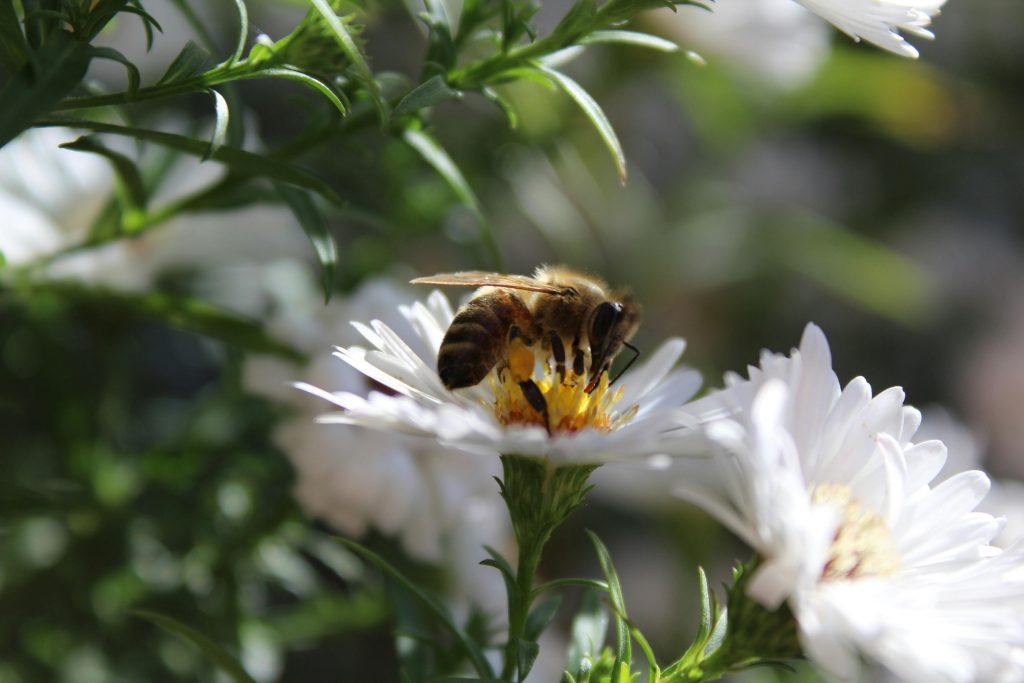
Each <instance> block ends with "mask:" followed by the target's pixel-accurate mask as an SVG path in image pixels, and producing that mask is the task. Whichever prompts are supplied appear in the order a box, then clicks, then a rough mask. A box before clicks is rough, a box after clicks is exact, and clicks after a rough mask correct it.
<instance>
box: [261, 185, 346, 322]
mask: <svg viewBox="0 0 1024 683" xmlns="http://www.w3.org/2000/svg"><path fill="white" fill-rule="evenodd" d="M274 187H275V188H276V189H277V193H278V194H279V195H281V198H282V199H284V200H285V202H286V203H287V204H288V206H289V208H291V210H292V213H293V214H295V218H296V219H297V220H298V221H299V224H300V225H301V226H302V229H303V231H304V232H305V233H306V236H307V237H308V238H309V241H310V242H311V243H312V244H313V251H315V252H316V259H317V261H318V262H319V263H320V272H321V275H322V279H321V281H322V285H323V288H324V303H325V304H326V303H327V302H329V301H330V300H331V293H332V292H333V291H334V268H335V266H336V265H337V263H338V244H337V243H336V242H335V241H334V235H333V234H331V230H330V228H329V227H328V226H327V222H326V221H325V220H324V217H323V214H322V213H320V210H319V209H318V208H317V206H316V203H315V202H314V201H313V198H312V197H311V196H310V195H309V193H308V192H306V191H305V190H297V189H295V188H294V187H290V186H288V185H285V184H284V183H275V185H274Z"/></svg>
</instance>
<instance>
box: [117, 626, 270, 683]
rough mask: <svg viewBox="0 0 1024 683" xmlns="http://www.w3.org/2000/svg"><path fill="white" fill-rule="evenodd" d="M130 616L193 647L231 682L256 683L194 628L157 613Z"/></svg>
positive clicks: (216, 645) (219, 648)
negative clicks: (152, 624) (150, 624)
mask: <svg viewBox="0 0 1024 683" xmlns="http://www.w3.org/2000/svg"><path fill="white" fill-rule="evenodd" d="M132 614H135V615H136V616H139V617H142V618H143V619H145V620H147V621H150V622H152V623H154V624H156V625H157V626H159V627H160V628H162V629H164V630H165V631H167V632H168V633H170V634H171V635H175V636H177V637H179V638H181V639H182V640H184V641H186V642H189V643H192V644H193V645H195V646H196V647H197V648H199V651H200V652H202V653H203V655H204V656H206V658H207V659H209V660H210V661H211V662H213V663H214V664H216V665H217V668H218V669H220V670H221V671H223V672H224V673H225V674H227V675H228V677H229V678H231V680H233V681H235V683H256V681H255V680H254V679H253V678H252V677H251V676H249V674H247V673H246V672H245V669H243V668H242V665H241V664H239V663H238V660H237V659H235V657H233V656H232V655H231V653H229V652H228V651H227V650H225V649H224V648H223V647H221V646H220V645H218V644H217V643H215V642H213V641H212V640H210V639H209V638H207V637H206V636H204V635H203V634H202V633H200V632H199V631H197V630H195V629H194V628H192V627H190V626H186V625H185V624H183V623H181V622H180V621H177V620H175V619H172V618H170V617H167V616H164V615H163V614H158V613H157V612H150V611H147V610H134V611H133V612H132Z"/></svg>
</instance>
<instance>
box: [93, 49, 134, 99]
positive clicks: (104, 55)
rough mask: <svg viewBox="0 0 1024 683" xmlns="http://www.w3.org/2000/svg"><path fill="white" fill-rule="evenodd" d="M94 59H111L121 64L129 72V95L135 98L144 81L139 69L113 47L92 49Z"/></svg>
mask: <svg viewBox="0 0 1024 683" xmlns="http://www.w3.org/2000/svg"><path fill="white" fill-rule="evenodd" d="M91 51H92V56H93V58H94V59H95V58H99V59H109V60H111V61H114V62H119V63H120V64H122V65H123V66H124V68H125V69H126V70H127V71H128V94H129V96H131V97H134V96H135V93H137V92H138V91H139V83H140V81H141V80H142V76H141V74H140V73H139V67H137V66H135V65H134V64H132V63H131V61H129V59H128V58H127V57H125V56H124V55H123V54H121V53H120V52H118V51H117V50H115V49H114V48H112V47H93V48H91Z"/></svg>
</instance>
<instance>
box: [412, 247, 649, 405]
mask: <svg viewBox="0 0 1024 683" xmlns="http://www.w3.org/2000/svg"><path fill="white" fill-rule="evenodd" d="M412 282H413V283H416V284H425V285H454V286H470V287H480V289H478V290H477V292H476V293H475V294H474V295H473V298H471V299H470V300H469V302H467V303H466V305H464V306H463V307H462V308H460V309H459V310H458V312H457V313H456V314H455V318H454V319H453V320H452V323H451V325H450V326H449V327H448V330H447V332H445V335H444V339H443V340H442V341H441V347H440V349H439V350H438V354H437V372H438V375H439V376H440V377H441V382H443V383H444V386H445V387H447V388H448V389H449V390H451V389H459V388H463V387H471V386H475V385H476V384H478V383H480V382H481V381H482V380H483V379H484V378H485V377H486V376H487V373H489V372H490V371H491V370H492V369H493V368H494V367H495V366H497V365H499V364H504V363H507V361H508V344H509V342H510V341H511V340H512V339H516V338H519V339H521V340H522V342H523V343H524V344H525V345H527V346H533V345H535V344H537V343H539V344H540V345H541V348H543V349H545V350H548V351H550V353H551V356H552V358H554V360H555V364H556V370H557V372H558V373H559V374H560V376H561V377H563V378H564V377H565V369H566V349H569V350H570V354H571V355H570V358H571V363H572V366H571V367H572V371H573V373H574V374H575V375H576V376H578V377H583V376H584V373H586V374H587V385H586V387H585V391H586V392H587V393H590V392H592V391H593V390H594V388H595V387H596V386H597V384H598V382H599V380H600V378H601V375H602V373H607V372H608V371H609V369H610V368H611V364H612V361H613V360H614V359H615V357H616V356H617V355H618V353H619V351H621V350H622V349H623V347H626V348H629V349H630V350H632V351H633V353H634V357H633V359H632V360H631V361H630V364H631V363H632V361H633V360H636V355H638V354H639V351H637V349H636V348H635V347H634V346H632V345H631V344H630V343H629V341H630V340H631V339H632V338H633V335H634V334H636V331H637V328H638V327H639V325H640V306H639V305H638V304H637V303H636V302H635V301H634V300H633V297H632V295H631V294H630V293H629V292H627V291H625V290H614V291H613V290H611V289H610V288H609V287H608V285H607V284H606V283H605V282H603V281H602V280H600V279H598V278H596V277H594V276H592V275H587V274H584V273H580V272H578V271H575V270H572V269H570V268H567V267H565V266H540V267H539V268H537V270H536V271H535V272H534V274H533V277H527V276H523V275H503V274H501V273H488V272H484V271H466V272H460V273H442V274H439V275H432V276H430V277H421V278H416V279H415V280H412ZM627 367H628V365H627ZM623 371H625V368H623ZM620 374H621V372H620ZM520 386H522V387H523V391H524V393H525V394H526V395H527V398H528V399H529V400H530V402H531V403H533V404H535V407H536V408H537V409H538V410H541V409H542V407H541V405H540V403H543V397H540V398H539V399H538V398H537V397H538V396H539V394H540V391H539V389H538V388H537V387H536V385H535V384H533V381H532V380H526V381H524V382H521V383H520Z"/></svg>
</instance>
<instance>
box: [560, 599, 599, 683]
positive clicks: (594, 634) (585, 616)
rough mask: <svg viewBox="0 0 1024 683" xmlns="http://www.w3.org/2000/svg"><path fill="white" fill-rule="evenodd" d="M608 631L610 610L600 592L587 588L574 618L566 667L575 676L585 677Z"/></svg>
mask: <svg viewBox="0 0 1024 683" xmlns="http://www.w3.org/2000/svg"><path fill="white" fill-rule="evenodd" d="M607 632H608V610H607V609H605V607H604V605H603V604H602V603H601V600H600V599H599V598H598V593H597V592H596V591H594V590H585V591H584V592H583V597H582V598H581V600H580V607H579V611H578V612H577V613H576V616H575V617H574V618H573V620H572V629H571V631H570V641H569V649H568V652H567V654H566V660H565V668H566V670H567V671H568V672H569V673H571V674H572V676H573V677H574V678H580V679H582V678H584V676H585V674H584V669H585V668H587V667H588V666H589V665H588V664H586V663H585V662H593V661H594V660H596V659H597V657H598V655H599V654H600V652H601V649H602V648H603V647H604V640H605V636H606V634H607Z"/></svg>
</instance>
